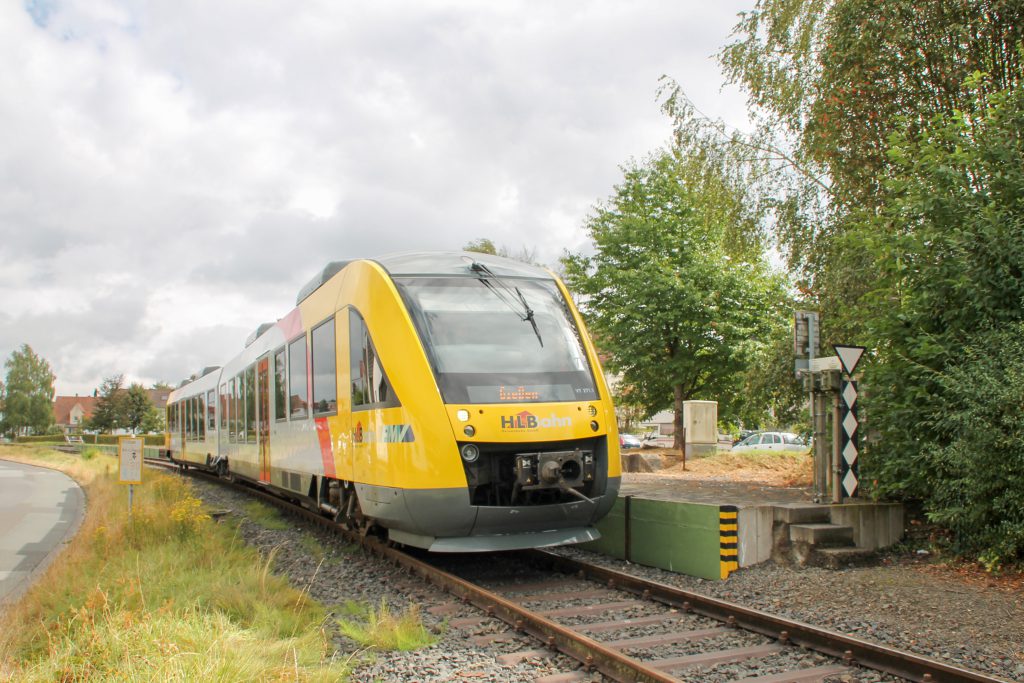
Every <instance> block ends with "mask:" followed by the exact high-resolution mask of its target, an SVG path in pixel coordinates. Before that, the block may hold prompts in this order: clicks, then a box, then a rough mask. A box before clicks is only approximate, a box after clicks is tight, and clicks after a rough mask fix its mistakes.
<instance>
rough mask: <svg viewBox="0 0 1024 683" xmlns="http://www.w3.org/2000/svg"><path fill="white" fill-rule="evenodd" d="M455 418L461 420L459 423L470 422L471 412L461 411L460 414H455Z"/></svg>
mask: <svg viewBox="0 0 1024 683" xmlns="http://www.w3.org/2000/svg"><path fill="white" fill-rule="evenodd" d="M455 417H457V418H459V422H468V421H469V411H468V410H460V411H459V412H457V413H455Z"/></svg>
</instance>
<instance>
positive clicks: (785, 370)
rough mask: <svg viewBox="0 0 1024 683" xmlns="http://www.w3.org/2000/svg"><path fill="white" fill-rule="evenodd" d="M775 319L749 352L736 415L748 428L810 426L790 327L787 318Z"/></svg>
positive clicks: (805, 395)
mask: <svg viewBox="0 0 1024 683" xmlns="http://www.w3.org/2000/svg"><path fill="white" fill-rule="evenodd" d="M774 322H775V324H774V326H773V327H772V329H771V331H769V333H768V335H767V336H766V339H765V343H764V344H760V345H757V346H756V347H755V348H754V349H753V351H752V353H751V356H750V362H749V365H748V366H747V369H746V372H745V373H744V374H743V385H742V392H741V393H742V395H743V397H744V399H745V400H744V401H743V402H742V403H741V404H740V405H739V407H738V410H737V413H736V416H737V417H738V418H739V420H740V421H741V422H742V423H743V426H744V427H748V428H758V429H767V428H771V427H779V428H781V427H786V428H788V427H793V426H798V425H806V426H809V425H810V415H809V414H808V412H807V394H805V393H804V392H803V387H802V384H801V383H800V381H798V380H797V377H796V374H795V372H794V369H793V358H794V354H793V329H792V327H791V326H790V325H787V324H786V323H787V322H788V321H787V320H784V319H776V320H775V321H774ZM797 428H798V429H799V428H800V427H799V426H798V427H797Z"/></svg>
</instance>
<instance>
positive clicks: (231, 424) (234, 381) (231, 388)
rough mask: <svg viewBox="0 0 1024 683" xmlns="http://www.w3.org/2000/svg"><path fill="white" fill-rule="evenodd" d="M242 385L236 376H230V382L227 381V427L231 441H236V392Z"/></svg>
mask: <svg viewBox="0 0 1024 683" xmlns="http://www.w3.org/2000/svg"><path fill="white" fill-rule="evenodd" d="M241 389H242V387H240V386H239V382H238V377H232V378H231V382H229V383H228V393H229V394H230V395H231V416H230V418H229V419H228V429H229V430H230V432H231V443H238V403H239V401H238V395H239V394H238V392H239V391H241Z"/></svg>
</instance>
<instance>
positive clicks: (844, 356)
mask: <svg viewBox="0 0 1024 683" xmlns="http://www.w3.org/2000/svg"><path fill="white" fill-rule="evenodd" d="M832 348H833V349H835V350H836V355H837V356H839V362H840V363H842V364H843V370H845V371H846V374H847V375H853V371H854V370H856V369H857V363H859V362H860V357H861V356H863V355H864V351H865V350H866V349H865V347H863V346H841V345H839V344H833V345H832Z"/></svg>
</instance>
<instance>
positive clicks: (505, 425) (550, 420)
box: [501, 410, 572, 432]
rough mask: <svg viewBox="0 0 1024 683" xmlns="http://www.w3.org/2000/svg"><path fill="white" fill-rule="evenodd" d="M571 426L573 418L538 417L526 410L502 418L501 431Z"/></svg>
mask: <svg viewBox="0 0 1024 683" xmlns="http://www.w3.org/2000/svg"><path fill="white" fill-rule="evenodd" d="M571 425H572V418H571V417H558V416H557V415H551V416H550V417H537V416H536V415H534V414H533V413H531V412H530V411H528V410H524V411H523V412H521V413H519V414H517V415H509V416H507V417H506V416H502V418H501V429H502V431H506V432H507V431H515V432H520V431H530V430H533V429H544V428H548V427H569V426H571Z"/></svg>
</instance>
